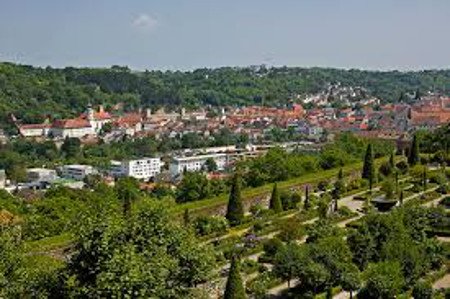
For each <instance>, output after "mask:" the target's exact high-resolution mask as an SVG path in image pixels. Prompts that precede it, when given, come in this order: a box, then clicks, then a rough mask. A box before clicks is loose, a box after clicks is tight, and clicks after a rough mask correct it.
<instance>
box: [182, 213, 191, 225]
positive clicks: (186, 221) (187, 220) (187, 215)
mask: <svg viewBox="0 0 450 299" xmlns="http://www.w3.org/2000/svg"><path fill="white" fill-rule="evenodd" d="M183 222H184V226H189V224H191V215H190V213H189V209H185V210H184V215H183Z"/></svg>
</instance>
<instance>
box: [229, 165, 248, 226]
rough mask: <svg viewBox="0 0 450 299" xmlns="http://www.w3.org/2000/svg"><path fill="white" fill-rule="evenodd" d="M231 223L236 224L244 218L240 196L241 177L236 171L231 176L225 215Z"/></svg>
mask: <svg viewBox="0 0 450 299" xmlns="http://www.w3.org/2000/svg"><path fill="white" fill-rule="evenodd" d="M225 217H226V218H227V219H228V221H229V222H230V224H231V225H238V224H240V223H241V222H242V220H243V219H244V206H243V205H242V198H241V178H240V176H239V174H238V173H236V174H235V175H234V177H233V181H232V185H231V191H230V198H229V200H228V207H227V214H226V216H225Z"/></svg>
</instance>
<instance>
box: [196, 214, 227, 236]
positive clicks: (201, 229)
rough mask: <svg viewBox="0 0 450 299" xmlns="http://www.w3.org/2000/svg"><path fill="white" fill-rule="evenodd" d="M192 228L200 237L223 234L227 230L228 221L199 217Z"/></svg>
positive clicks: (214, 217) (217, 217)
mask: <svg viewBox="0 0 450 299" xmlns="http://www.w3.org/2000/svg"><path fill="white" fill-rule="evenodd" d="M194 228H195V231H196V233H197V234H198V235H200V236H206V235H210V234H218V233H224V232H226V231H227V229H228V221H227V220H226V219H225V218H224V217H220V216H201V217H198V218H197V219H195V221H194Z"/></svg>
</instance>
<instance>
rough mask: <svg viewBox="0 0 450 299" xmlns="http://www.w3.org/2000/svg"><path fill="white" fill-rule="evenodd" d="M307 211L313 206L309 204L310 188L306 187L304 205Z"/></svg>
mask: <svg viewBox="0 0 450 299" xmlns="http://www.w3.org/2000/svg"><path fill="white" fill-rule="evenodd" d="M304 207H305V210H309V208H310V207H311V204H310V202H309V186H306V187H305V203H304Z"/></svg>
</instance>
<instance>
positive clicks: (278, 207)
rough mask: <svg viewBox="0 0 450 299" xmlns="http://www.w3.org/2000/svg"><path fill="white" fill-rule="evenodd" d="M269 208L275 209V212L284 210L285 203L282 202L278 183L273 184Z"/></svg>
mask: <svg viewBox="0 0 450 299" xmlns="http://www.w3.org/2000/svg"><path fill="white" fill-rule="evenodd" d="M269 209H271V210H273V211H275V213H280V212H282V211H283V205H282V204H281V199H280V193H279V192H278V184H277V183H275V184H274V185H273V189H272V195H271V196H270V203H269Z"/></svg>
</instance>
